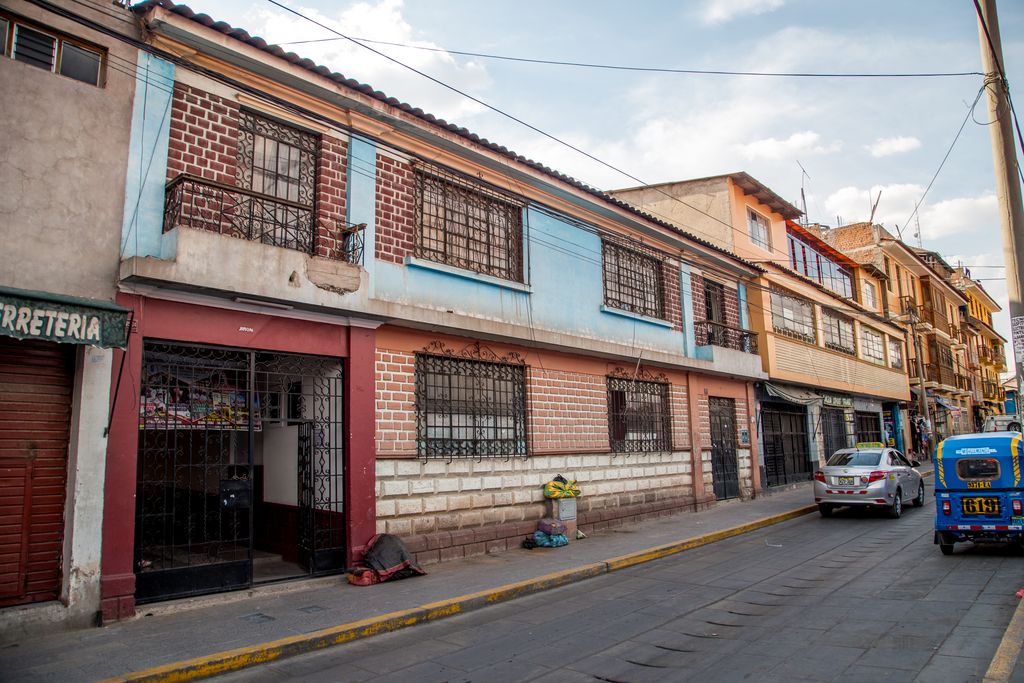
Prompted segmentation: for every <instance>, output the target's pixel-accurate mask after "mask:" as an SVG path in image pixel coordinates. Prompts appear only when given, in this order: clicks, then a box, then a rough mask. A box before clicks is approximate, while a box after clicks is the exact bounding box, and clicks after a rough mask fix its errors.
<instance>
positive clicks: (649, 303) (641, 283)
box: [601, 241, 665, 318]
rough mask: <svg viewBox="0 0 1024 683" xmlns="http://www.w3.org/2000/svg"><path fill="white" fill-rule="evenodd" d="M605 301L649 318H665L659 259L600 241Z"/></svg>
mask: <svg viewBox="0 0 1024 683" xmlns="http://www.w3.org/2000/svg"><path fill="white" fill-rule="evenodd" d="M601 254H602V262H603V265H604V302H605V304H607V305H608V306H611V307H612V308H620V309H622V310H624V311H630V312H631V313H639V314H641V315H647V316H650V317H652V318H664V317H665V305H664V297H665V295H664V287H663V284H662V278H661V262H660V261H659V260H658V259H657V258H656V257H654V256H653V255H650V254H644V253H641V252H639V251H636V250H634V249H628V248H626V247H624V246H621V245H619V244H615V243H614V242H609V241H602V242H601Z"/></svg>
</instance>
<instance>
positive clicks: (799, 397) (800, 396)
mask: <svg viewBox="0 0 1024 683" xmlns="http://www.w3.org/2000/svg"><path fill="white" fill-rule="evenodd" d="M764 388H765V391H767V392H768V394H769V395H770V396H774V397H775V398H781V399H782V400H783V401H789V402H790V403H797V404H799V405H803V406H809V405H811V404H813V403H817V402H818V401H821V396H820V395H819V394H818V393H817V392H814V391H811V390H810V389H801V388H799V387H793V386H785V387H783V386H780V385H778V384H772V383H771V382H765V383H764Z"/></svg>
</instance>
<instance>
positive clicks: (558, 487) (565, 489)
mask: <svg viewBox="0 0 1024 683" xmlns="http://www.w3.org/2000/svg"><path fill="white" fill-rule="evenodd" d="M581 493H582V491H580V487H579V484H577V483H576V480H573V481H567V482H564V483H563V482H560V481H556V480H554V479H553V480H551V481H549V482H548V483H546V484H544V497H545V498H576V497H577V496H579V495H581Z"/></svg>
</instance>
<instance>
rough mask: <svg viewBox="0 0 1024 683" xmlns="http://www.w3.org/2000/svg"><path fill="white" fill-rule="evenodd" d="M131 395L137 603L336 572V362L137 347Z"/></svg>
mask: <svg viewBox="0 0 1024 683" xmlns="http://www.w3.org/2000/svg"><path fill="white" fill-rule="evenodd" d="M140 399H141V400H140V415H139V446H138V470H137V471H138V475H137V487H136V493H137V495H136V519H135V573H136V601H137V602H139V603H144V602H147V601H152V600H161V599H168V598H174V597H184V596H189V595H198V594H202V593H210V592H217V591H223V590H231V589H238V588H246V587H249V586H251V585H253V584H254V583H261V582H266V581H274V580H280V579H287V578H294V577H299V576H307V575H310V574H315V573H322V572H329V571H332V570H339V569H342V568H343V567H344V564H345V539H344V524H343V522H344V510H343V504H344V498H343V493H342V492H343V483H344V453H343V447H342V444H343V439H342V437H343V431H342V430H343V421H342V415H343V396H342V361H341V359H337V358H323V357H316V356H303V355H294V354H282V353H266V352H260V351H252V350H242V349H228V348H220V347H205V346H185V345H178V344H170V343H162V342H147V343H146V344H145V346H144V351H143V367H142V380H141V397H140Z"/></svg>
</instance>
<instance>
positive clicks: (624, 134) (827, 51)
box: [187, 0, 1024, 365]
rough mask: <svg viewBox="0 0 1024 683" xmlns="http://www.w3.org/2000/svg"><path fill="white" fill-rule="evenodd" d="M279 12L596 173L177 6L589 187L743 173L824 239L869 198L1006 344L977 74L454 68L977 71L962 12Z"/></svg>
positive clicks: (874, 1) (540, 5)
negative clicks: (987, 317) (953, 274)
mask: <svg viewBox="0 0 1024 683" xmlns="http://www.w3.org/2000/svg"><path fill="white" fill-rule="evenodd" d="M280 2H281V4H283V5H286V6H287V7H290V8H292V9H294V10H296V11H297V12H299V13H301V14H302V15H304V16H305V17H309V18H311V19H314V20H315V21H317V22H319V23H321V24H324V25H326V26H330V27H331V28H333V29H334V30H336V31H338V32H339V33H341V34H344V35H346V36H350V37H353V38H361V39H364V40H373V41H386V42H391V43H401V44H403V45H415V46H419V47H428V48H433V49H432V50H422V49H413V48H410V47H399V46H392V45H383V44H380V43H372V44H369V45H370V47H372V48H373V50H376V51H378V52H381V53H384V54H385V55H387V56H389V57H391V58H392V59H393V60H396V61H397V62H401V63H403V64H405V65H408V66H411V67H414V68H415V69H417V70H419V71H421V72H423V73H425V74H428V75H430V76H432V77H433V78H434V79H436V80H438V81H442V82H443V83H446V84H448V85H450V86H452V87H453V88H456V89H458V90H461V91H462V92H463V93H467V94H469V95H472V96H473V97H474V98H476V99H477V100H480V101H483V102H485V103H487V104H488V105H490V106H491V107H494V108H495V109H499V110H501V111H503V112H506V113H508V114H510V115H512V116H514V117H516V118H518V119H521V120H522V121H525V122H526V123H528V124H530V125H531V126H533V127H535V128H537V129H540V130H542V131H544V132H545V133H548V134H550V135H551V136H554V137H555V138H558V139H560V140H563V141H565V142H568V143H569V144H571V145H572V146H574V147H576V148H578V149H581V150H583V151H585V152H587V153H588V154H590V155H592V156H594V157H597V158H598V159H600V160H601V161H603V162H606V163H607V164H608V165H607V166H606V165H603V164H600V163H598V162H595V161H593V160H591V159H588V158H587V157H586V156H584V155H582V154H580V153H579V152H577V151H574V150H572V149H569V148H568V147H566V146H564V145H561V144H559V143H558V142H555V141H553V140H552V139H550V138H548V137H545V136H544V135H541V134H540V133H537V132H536V131H534V130H530V129H529V128H528V127H526V126H523V125H522V124H520V123H517V122H515V121H512V120H511V119H509V118H507V117H504V116H502V115H500V114H498V113H496V112H494V111H493V110H491V109H489V108H487V107H485V106H483V105H481V104H479V103H477V102H474V101H472V100H471V99H469V98H467V97H465V96H463V95H462V94H459V93H457V92H454V91H453V90H451V89H448V88H445V87H443V86H441V85H438V84H437V83H434V82H432V81H431V80H429V79H427V78H425V77H424V76H422V75H419V74H416V73H414V72H412V71H411V70H409V69H407V68H405V67H403V66H401V65H399V64H397V63H396V61H390V60H388V59H386V58H385V57H382V56H381V55H379V54H375V53H374V52H373V51H371V50H369V49H366V47H362V46H360V45H356V44H355V43H353V42H351V41H348V40H344V39H337V35H336V34H335V33H332V32H331V31H330V30H327V29H325V28H321V27H319V26H317V25H316V24H314V23H312V22H310V21H308V20H307V19H305V18H303V17H300V16H298V15H296V14H293V13H290V12H288V11H286V10H284V9H281V8H280V7H278V6H275V4H274V3H272V2H269V0H245V1H242V0H219V1H217V2H213V1H212V0H188V1H187V4H188V5H189V7H191V8H192V9H193V10H195V11H196V12H206V13H207V14H209V15H210V16H211V17H213V18H214V19H216V20H222V21H226V22H227V23H229V24H231V25H232V26H235V27H238V28H244V29H245V30H247V31H248V32H249V33H250V34H252V35H258V36H261V37H263V38H264V39H266V40H267V41H268V42H271V43H277V44H281V45H282V46H283V47H285V48H286V49H289V50H292V51H294V52H296V53H297V54H299V55H301V56H303V57H309V58H310V59H312V60H314V61H316V62H317V63H319V64H323V65H325V66H328V67H329V68H331V69H332V70H334V71H337V72H340V73H342V74H344V75H345V76H347V77H349V78H354V79H356V80H358V81H360V82H362V83H367V84H369V85H371V86H373V87H374V88H376V89H378V90H381V91H383V92H385V93H386V94H388V95H389V96H391V97H395V98H397V99H399V100H402V101H404V102H408V103H409V104H411V105H413V106H416V107H420V108H421V109H423V110H425V111H427V112H430V113H432V114H434V115H435V116H438V117H441V118H444V119H446V120H448V121H449V122H452V123H456V124H458V125H460V126H464V127H466V128H468V129H469V130H470V131H472V132H474V133H477V134H478V135H481V136H482V137H486V138H487V139H489V140H491V141H492V142H496V143H498V144H500V145H503V146H505V147H507V148H509V149H511V150H513V151H515V152H517V153H519V154H523V155H525V156H526V157H529V158H531V159H533V160H535V161H539V162H541V163H543V164H545V165H547V166H549V167H551V168H554V169H556V170H558V171H561V172H563V173H566V174H568V175H570V176H572V177H574V178H576V179H578V180H581V181H583V182H585V183H587V184H589V185H592V186H594V187H596V188H599V189H602V190H610V189H615V188H622V187H632V186H636V185H638V184H641V183H640V182H638V181H637V180H636V179H639V180H640V181H642V182H643V183H658V182H666V181H672V180H682V179H687V178H697V177H704V176H710V175H716V174H721V173H730V172H735V171H746V172H747V173H749V174H751V175H752V176H754V177H755V178H757V179H758V180H759V181H761V182H762V183H764V184H765V185H767V186H769V187H770V188H772V189H773V190H774V191H775V192H776V193H777V194H779V195H780V196H782V197H783V198H785V199H787V200H788V201H789V202H790V203H792V204H794V205H795V206H797V207H800V208H802V207H803V206H804V200H803V199H801V191H803V195H804V197H805V198H806V207H807V217H808V219H809V220H810V221H811V222H817V223H822V224H824V225H829V226H835V225H840V224H845V223H853V222H858V221H866V220H868V218H869V217H870V214H871V205H872V203H873V202H874V201H875V200H876V199H877V201H878V206H877V210H876V212H875V218H874V220H875V222H876V223H881V224H882V225H884V226H885V227H886V228H887V229H888V230H889V231H890V232H893V233H894V234H901V235H902V237H903V239H904V241H906V242H907V243H908V244H911V245H915V246H916V245H917V244H918V243H919V240H920V244H921V245H922V246H924V247H925V248H928V249H931V250H934V251H937V252H939V253H940V254H942V255H943V257H944V258H945V259H946V260H947V261H948V262H949V263H950V264H951V265H954V266H956V265H959V264H961V263H962V264H963V265H966V266H968V267H969V268H970V269H971V274H972V276H973V277H974V278H975V279H979V280H981V281H982V284H983V286H984V287H985V288H986V290H987V291H988V292H989V293H990V294H991V295H992V296H993V298H994V299H995V300H996V301H998V302H999V303H1000V305H1001V306H1002V307H1003V311H1002V312H1001V313H998V314H996V315H995V316H994V324H995V328H996V330H997V331H998V332H1000V333H1001V334H1002V335H1003V336H1004V337H1006V338H1007V339H1009V317H1008V314H1007V311H1006V301H1007V294H1006V283H1005V280H1004V279H1003V278H1004V269H1003V268H1002V267H1001V266H1002V264H1003V249H1002V237H1001V232H1000V225H999V217H998V208H997V203H996V196H995V176H994V170H993V162H992V146H991V140H990V135H989V129H988V125H987V124H988V123H989V114H988V108H987V104H986V101H985V99H984V98H982V99H981V100H980V101H978V102H977V104H976V105H975V106H973V107H972V105H974V103H975V101H976V98H977V96H978V93H979V90H980V88H981V85H982V80H983V79H982V77H981V76H980V75H966V76H952V77H941V78H940V77H935V78H855V79H854V78H834V77H825V78H818V77H815V78H791V77H786V78H780V77H757V76H724V75H697V74H679V73H654V72H650V71H627V70H609V69H595V68H583V67H570V66H554V65H544V64H531V63H524V62H517V61H502V60H494V59H489V58H482V57H473V56H466V55H460V54H455V53H454V52H475V53H486V54H494V55H503V56H512V57H519V58H527V59H544V60H554V61H568V62H581V63H590V64H605V65H618V66H632V67H656V68H661V69H695V70H719V71H722V70H724V71H758V72H787V73H793V72H799V73H819V74H820V73H829V74H839V73H938V72H942V73H947V72H980V71H981V68H982V67H981V56H980V48H979V38H978V26H977V20H976V15H975V9H974V3H973V2H972V0H927V1H925V2H921V1H912V0H884V1H883V0H858V2H849V1H848V0H676V1H672V2H670V1H667V0H646V1H644V2H621V1H618V0H616V1H613V0H588V1H586V2H583V1H582V0H558V1H552V0H543V1H541V0H517V1H516V2H502V3H499V2H493V1H491V2H486V1H481V0H405V1H403V0H363V1H359V2H352V1H350V0H333V1H331V2H327V1H326V0H280ZM998 11H999V23H1000V31H1001V34H1002V40H1003V55H1004V68H1005V71H1006V73H1007V78H1008V80H1009V83H1010V91H1011V94H1013V93H1014V92H1015V90H1014V84H1015V83H1016V82H1017V80H1016V79H1018V78H1020V79H1024V2H1020V1H1019V0H1002V1H1001V2H999V7H998ZM324 38H329V39H331V40H327V41H321V42H302V43H299V42H298V41H318V40H320V39H324ZM1022 97H1024V96H1022ZM1021 106H1022V107H1024V100H1022V104H1021ZM1022 115H1024V110H1022ZM965 121H966V125H964V122H965ZM962 125H963V130H962V132H961V133H960V134H959V137H958V136H957V135H958V131H960V129H961V126H962ZM954 140H956V143H955V145H953V148H952V151H950V152H949V156H948V158H946V160H945V163H944V164H943V165H942V169H941V171H939V172H938V174H937V175H936V171H937V170H938V169H939V167H940V164H942V162H943V158H944V157H945V156H946V154H947V151H949V150H950V146H951V145H952V144H953V142H954ZM1018 153H1019V147H1018ZM609 166H611V167H615V168H616V169H619V170H621V171H625V172H626V173H628V174H629V175H628V176H627V175H624V174H623V173H621V172H618V171H616V170H613V169H612V168H609ZM629 176H633V177H632V178H631V177H629ZM933 178H934V182H932V181H933ZM929 184H931V188H930V189H927V188H928V186H929ZM926 189H927V194H925V193H926ZM879 193H881V195H880V197H879ZM918 203H920V206H919V207H918V210H917V213H916V215H915V211H914V208H915V205H917V204H918ZM912 217H913V219H912ZM1007 350H1008V352H1010V353H1012V345H1010V344H1007ZM1007 362H1008V364H1011V365H1012V363H1013V359H1012V358H1008V359H1007Z"/></svg>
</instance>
